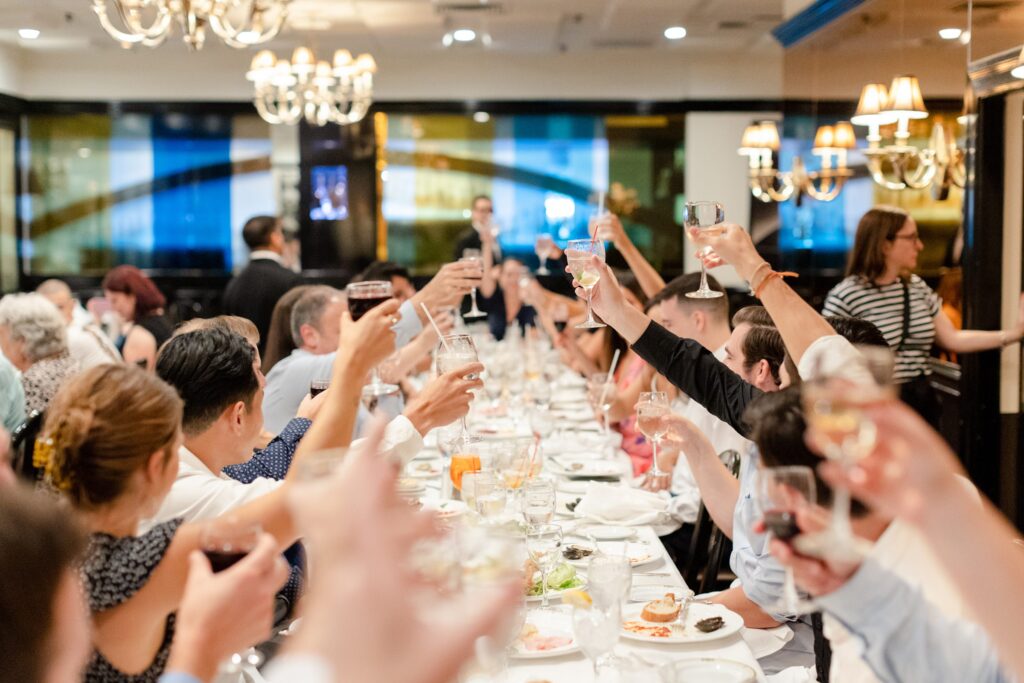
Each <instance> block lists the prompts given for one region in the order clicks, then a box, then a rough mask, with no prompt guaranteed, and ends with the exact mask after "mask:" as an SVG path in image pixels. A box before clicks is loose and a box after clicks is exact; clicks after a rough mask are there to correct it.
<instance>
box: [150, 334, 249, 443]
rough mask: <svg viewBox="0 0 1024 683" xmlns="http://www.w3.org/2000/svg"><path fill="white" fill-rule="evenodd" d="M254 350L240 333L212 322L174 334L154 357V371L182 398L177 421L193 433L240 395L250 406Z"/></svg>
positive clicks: (238, 399)
mask: <svg viewBox="0 0 1024 683" xmlns="http://www.w3.org/2000/svg"><path fill="white" fill-rule="evenodd" d="M255 359H256V351H255V350H254V349H253V348H252V344H250V343H249V342H248V341H247V340H246V339H245V338H244V337H242V336H241V335H239V334H235V333H234V332H229V331H228V330H225V329H222V328H219V327H211V328H209V329H205V330H196V331H194V332H188V333H186V334H182V335H178V336H177V337H172V338H171V339H170V340H169V341H168V342H167V343H166V344H164V345H163V347H162V348H161V349H160V353H159V355H158V356H157V358H156V374H157V376H158V377H160V379H162V380H164V381H165V382H167V383H168V384H170V385H171V386H172V387H174V388H175V389H177V390H178V395H179V396H181V400H182V401H184V402H185V412H184V415H183V417H182V421H181V426H182V429H183V430H184V431H185V434H187V435H189V436H195V435H197V434H202V433H203V432H204V431H206V430H207V429H209V428H210V425H212V424H213V423H214V422H216V421H217V418H219V417H220V416H221V414H222V413H223V412H224V410H225V409H226V408H227V407H228V406H231V405H234V404H235V403H237V402H239V401H242V402H243V403H245V405H246V407H247V408H251V407H252V401H253V397H254V396H255V395H256V392H257V391H259V388H260V383H259V379H258V378H257V377H256V371H255V369H254V368H253V366H252V364H253V361H254V360H255Z"/></svg>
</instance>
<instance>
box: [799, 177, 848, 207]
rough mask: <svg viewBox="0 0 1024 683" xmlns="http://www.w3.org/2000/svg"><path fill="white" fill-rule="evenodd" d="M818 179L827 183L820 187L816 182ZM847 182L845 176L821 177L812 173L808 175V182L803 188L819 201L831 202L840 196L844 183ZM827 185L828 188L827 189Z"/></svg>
mask: <svg viewBox="0 0 1024 683" xmlns="http://www.w3.org/2000/svg"><path fill="white" fill-rule="evenodd" d="M816 180H820V181H822V182H823V183H826V184H824V185H822V186H821V188H819V187H818V186H816V185H815V184H814V183H815V181H816ZM845 184H846V178H844V177H843V176H837V177H825V178H820V177H818V176H817V174H811V175H808V177H807V183H806V184H805V185H804V187H803V190H804V192H806V193H807V194H808V196H810V197H811V198H812V199H816V200H818V201H819V202H830V201H832V200H833V199H835V198H836V197H838V196H839V193H840V192H842V190H843V185H845ZM826 187H827V188H828V190H826V189H825V188H826Z"/></svg>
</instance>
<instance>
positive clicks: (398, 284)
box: [352, 261, 416, 301]
mask: <svg viewBox="0 0 1024 683" xmlns="http://www.w3.org/2000/svg"><path fill="white" fill-rule="evenodd" d="M372 281H382V282H390V283H391V290H392V291H393V292H394V293H395V298H396V299H398V300H399V301H407V300H409V299H411V298H412V296H413V294H415V293H416V287H415V286H413V284H412V277H411V276H410V275H409V271H408V269H406V268H404V267H402V266H400V265H398V264H397V263H393V262H392V261H374V262H373V263H371V264H370V265H368V266H367V267H366V268H364V269H363V272H361V273H359V275H356V276H355V277H354V278H352V282H372Z"/></svg>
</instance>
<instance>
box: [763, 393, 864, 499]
mask: <svg viewBox="0 0 1024 683" xmlns="http://www.w3.org/2000/svg"><path fill="white" fill-rule="evenodd" d="M743 421H744V422H745V423H746V424H747V426H748V427H749V428H750V440H751V441H753V442H754V444H755V445H757V450H758V452H759V453H760V456H761V462H762V463H763V464H764V465H765V466H767V467H785V466H794V465H797V466H799V465H802V466H804V467H810V468H811V470H812V471H813V472H814V483H815V487H816V488H817V492H818V503H819V504H821V505H828V504H829V503H831V501H832V489H831V488H830V487H829V486H828V485H827V484H826V483H825V482H824V481H823V480H822V479H821V477H819V476H818V465H820V464H821V463H822V462H823V458H822V457H821V456H819V455H817V454H815V453H814V452H812V451H811V449H810V448H808V447H807V442H806V441H805V440H804V432H805V431H807V422H806V420H805V419H804V409H803V404H802V402H801V399H800V387H789V388H786V389H783V390H782V391H772V392H768V393H766V394H762V395H761V396H759V397H758V398H757V399H756V400H754V401H753V402H752V403H751V404H750V405H749V406H747V409H746V411H744V413H743ZM852 511H853V514H854V515H855V516H858V517H860V516H863V515H864V514H865V513H866V512H867V508H865V507H864V505H863V504H861V503H860V502H859V501H856V500H855V501H853V507H852Z"/></svg>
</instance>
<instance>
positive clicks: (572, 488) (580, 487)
mask: <svg viewBox="0 0 1024 683" xmlns="http://www.w3.org/2000/svg"><path fill="white" fill-rule="evenodd" d="M589 483H590V482H589V481H577V480H574V479H558V480H557V481H556V482H555V489H556V490H558V491H562V492H563V493H579V494H583V493H586V492H587V485H588V484H589ZM580 497H581V498H582V496H580ZM574 500H575V499H574ZM567 512H568V511H567ZM573 514H574V515H575V514H576V513H575V512H574V513H573Z"/></svg>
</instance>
